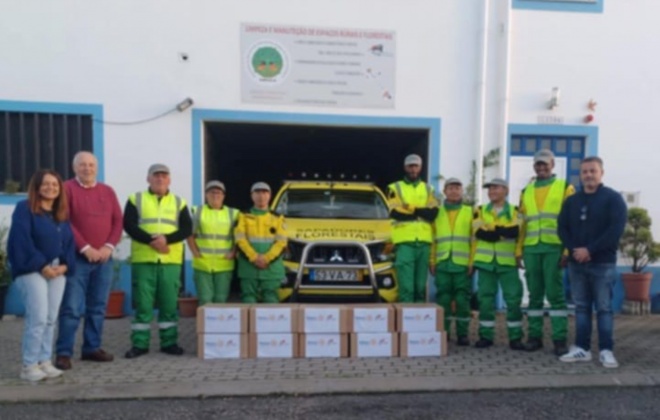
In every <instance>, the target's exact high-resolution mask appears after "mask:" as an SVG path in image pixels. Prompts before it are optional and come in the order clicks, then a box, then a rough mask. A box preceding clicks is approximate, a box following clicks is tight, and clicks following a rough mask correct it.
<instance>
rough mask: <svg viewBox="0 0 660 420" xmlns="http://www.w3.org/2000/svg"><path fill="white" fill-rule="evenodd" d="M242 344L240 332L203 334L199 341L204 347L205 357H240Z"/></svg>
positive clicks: (203, 356)
mask: <svg viewBox="0 0 660 420" xmlns="http://www.w3.org/2000/svg"><path fill="white" fill-rule="evenodd" d="M241 344H242V342H241V335H240V334H203V335H202V337H201V340H200V343H198V345H201V347H202V348H203V351H202V354H201V357H202V358H203V359H239V358H240V357H241ZM243 352H245V349H243Z"/></svg>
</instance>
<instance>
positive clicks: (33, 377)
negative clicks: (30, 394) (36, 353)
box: [21, 364, 48, 382]
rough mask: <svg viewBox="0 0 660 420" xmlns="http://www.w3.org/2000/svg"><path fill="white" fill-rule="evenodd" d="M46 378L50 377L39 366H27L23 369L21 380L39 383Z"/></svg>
mask: <svg viewBox="0 0 660 420" xmlns="http://www.w3.org/2000/svg"><path fill="white" fill-rule="evenodd" d="M46 377H48V375H46V373H45V372H44V371H43V370H41V368H40V367H39V365H37V364H34V365H31V366H25V367H23V369H21V379H25V380H26V381H30V382H39V381H41V380H42V379H46Z"/></svg>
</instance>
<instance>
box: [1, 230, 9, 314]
mask: <svg viewBox="0 0 660 420" xmlns="http://www.w3.org/2000/svg"><path fill="white" fill-rule="evenodd" d="M8 234H9V227H8V226H6V225H5V224H0V319H2V317H3V315H4V314H5V298H6V297H7V290H8V289H9V283H11V273H10V272H9V263H8V261H7V235H8Z"/></svg>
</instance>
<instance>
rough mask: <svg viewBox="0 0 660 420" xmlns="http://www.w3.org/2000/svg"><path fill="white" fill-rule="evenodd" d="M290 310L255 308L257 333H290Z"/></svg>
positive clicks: (255, 330)
mask: <svg viewBox="0 0 660 420" xmlns="http://www.w3.org/2000/svg"><path fill="white" fill-rule="evenodd" d="M292 312H293V310H292V309H291V308H255V310H254V314H255V317H256V319H255V329H254V331H253V332H257V333H278V332H291V323H292V320H291V316H292Z"/></svg>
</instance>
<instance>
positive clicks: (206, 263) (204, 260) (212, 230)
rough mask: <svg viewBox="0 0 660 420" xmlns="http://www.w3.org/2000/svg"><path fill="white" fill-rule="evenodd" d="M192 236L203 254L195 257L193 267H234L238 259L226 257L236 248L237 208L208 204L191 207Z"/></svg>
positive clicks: (213, 270)
mask: <svg viewBox="0 0 660 420" xmlns="http://www.w3.org/2000/svg"><path fill="white" fill-rule="evenodd" d="M192 212H193V214H192V216H193V236H194V238H195V243H196V244H197V248H198V249H199V253H200V254H202V256H201V257H199V258H197V257H194V258H193V268H194V269H195V270H200V271H204V272H207V273H217V272H220V271H232V270H234V266H235V262H234V261H235V260H234V259H233V258H232V259H227V256H228V255H229V254H231V252H232V251H233V249H234V225H235V224H236V220H237V218H238V210H236V209H233V208H231V207H227V206H223V207H222V208H221V209H213V208H211V207H209V206H208V205H206V204H204V205H203V206H195V207H193V209H192Z"/></svg>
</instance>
